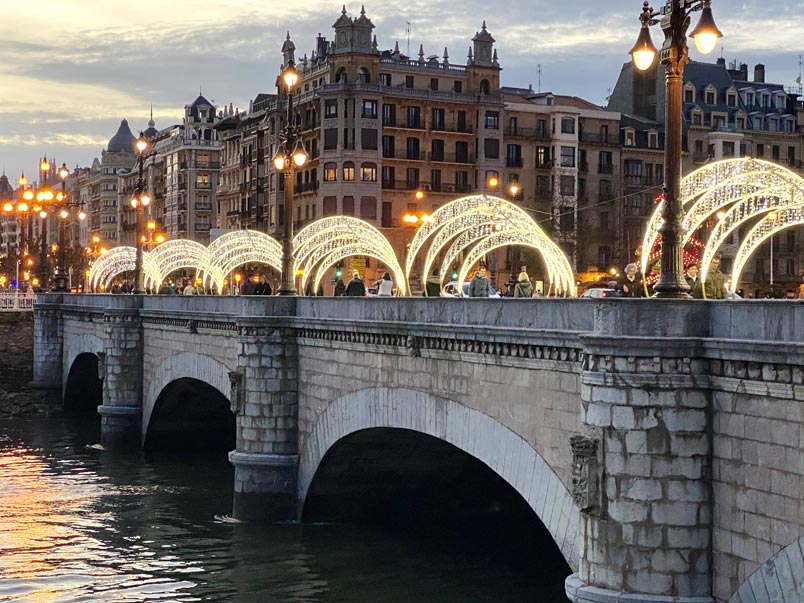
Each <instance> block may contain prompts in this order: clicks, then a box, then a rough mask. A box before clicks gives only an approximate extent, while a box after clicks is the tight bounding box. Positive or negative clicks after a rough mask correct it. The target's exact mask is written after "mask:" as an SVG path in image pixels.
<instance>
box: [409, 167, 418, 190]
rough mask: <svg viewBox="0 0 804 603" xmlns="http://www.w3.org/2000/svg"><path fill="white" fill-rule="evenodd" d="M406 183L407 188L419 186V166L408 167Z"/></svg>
mask: <svg viewBox="0 0 804 603" xmlns="http://www.w3.org/2000/svg"><path fill="white" fill-rule="evenodd" d="M407 185H408V189H414V188H419V168H408V170H407Z"/></svg>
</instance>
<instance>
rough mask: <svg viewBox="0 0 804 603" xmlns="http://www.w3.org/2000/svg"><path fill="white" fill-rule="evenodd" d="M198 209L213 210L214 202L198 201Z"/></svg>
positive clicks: (196, 207) (196, 206) (196, 205)
mask: <svg viewBox="0 0 804 603" xmlns="http://www.w3.org/2000/svg"><path fill="white" fill-rule="evenodd" d="M195 210H196V211H212V203H196V204H195Z"/></svg>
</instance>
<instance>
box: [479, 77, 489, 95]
mask: <svg viewBox="0 0 804 603" xmlns="http://www.w3.org/2000/svg"><path fill="white" fill-rule="evenodd" d="M489 90H490V86H489V81H488V80H480V94H488V93H489Z"/></svg>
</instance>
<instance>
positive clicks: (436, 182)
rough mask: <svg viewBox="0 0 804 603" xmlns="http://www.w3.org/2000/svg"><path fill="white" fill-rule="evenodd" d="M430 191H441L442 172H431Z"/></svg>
mask: <svg viewBox="0 0 804 603" xmlns="http://www.w3.org/2000/svg"><path fill="white" fill-rule="evenodd" d="M430 190H433V191H436V192H438V191H440V190H441V170H430Z"/></svg>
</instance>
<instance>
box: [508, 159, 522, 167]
mask: <svg viewBox="0 0 804 603" xmlns="http://www.w3.org/2000/svg"><path fill="white" fill-rule="evenodd" d="M505 167H514V168H521V167H522V157H508V158H506V160H505Z"/></svg>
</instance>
